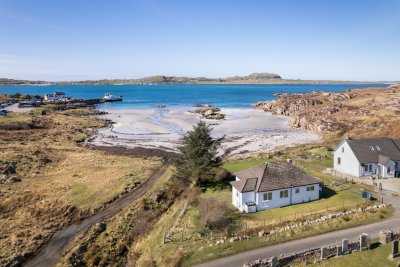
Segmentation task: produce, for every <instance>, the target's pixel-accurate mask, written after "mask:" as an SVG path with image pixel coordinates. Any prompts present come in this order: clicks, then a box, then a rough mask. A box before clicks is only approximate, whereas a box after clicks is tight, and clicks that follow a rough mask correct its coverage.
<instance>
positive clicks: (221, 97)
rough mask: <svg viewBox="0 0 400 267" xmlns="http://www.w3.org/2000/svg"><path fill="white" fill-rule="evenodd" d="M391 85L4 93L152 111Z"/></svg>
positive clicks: (72, 88)
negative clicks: (116, 98) (108, 97)
mask: <svg viewBox="0 0 400 267" xmlns="http://www.w3.org/2000/svg"><path fill="white" fill-rule="evenodd" d="M387 86H388V85H387V84H267V85H200V84H184V85H181V84H160V85H57V86H0V93H3V94H14V93H21V94H31V95H44V94H48V93H53V92H55V91H57V92H59V91H61V92H65V94H66V95H68V96H71V97H78V98H102V97H103V96H104V93H106V92H109V93H111V94H114V95H122V96H123V97H124V100H123V101H122V102H113V103H105V104H101V105H99V108H105V109H131V108H151V107H154V106H156V105H166V106H167V107H170V108H173V107H186V106H192V105H193V104H204V103H207V104H212V105H214V106H217V107H224V108H246V107H250V105H251V104H254V103H256V102H258V101H265V100H272V99H274V98H275V96H274V94H276V93H307V92H312V91H325V92H339V91H344V90H347V89H350V88H367V87H387Z"/></svg>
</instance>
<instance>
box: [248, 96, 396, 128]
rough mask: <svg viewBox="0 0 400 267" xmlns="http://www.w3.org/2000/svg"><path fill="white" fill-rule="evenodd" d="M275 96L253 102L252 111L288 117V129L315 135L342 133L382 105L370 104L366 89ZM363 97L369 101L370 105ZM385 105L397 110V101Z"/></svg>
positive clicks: (391, 100) (390, 99) (393, 99)
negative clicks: (292, 128) (359, 118)
mask: <svg viewBox="0 0 400 267" xmlns="http://www.w3.org/2000/svg"><path fill="white" fill-rule="evenodd" d="M362 90H366V91H365V92H363V91H362ZM381 90H383V89H381ZM367 92H368V93H367ZM276 96H277V99H275V100H272V101H266V102H258V103H256V105H255V106H256V108H257V109H261V110H264V111H266V112H271V113H272V114H273V115H284V116H289V117H290V118H289V125H290V126H292V127H295V128H300V129H303V130H306V131H310V132H313V133H317V134H321V133H330V132H345V131H347V130H349V129H351V128H352V127H353V125H354V124H355V123H356V122H357V119H358V117H360V116H361V117H366V116H370V115H371V112H370V108H371V107H374V106H375V107H377V106H379V105H384V104H383V103H381V104H378V103H374V101H375V100H374V99H373V95H372V94H371V93H370V92H369V91H368V90H367V89H358V90H348V91H345V92H339V93H330V92H312V93H308V94H277V95H276ZM360 96H361V97H360ZM358 98H360V99H359V100H358ZM365 98H371V102H372V103H369V102H367V101H366V100H365ZM385 104H386V107H389V108H392V109H398V110H400V99H398V98H389V99H387V100H386V102H385ZM349 114H350V115H353V117H354V120H353V121H350V120H348V117H349V116H348V115H349ZM345 116H347V118H345Z"/></svg>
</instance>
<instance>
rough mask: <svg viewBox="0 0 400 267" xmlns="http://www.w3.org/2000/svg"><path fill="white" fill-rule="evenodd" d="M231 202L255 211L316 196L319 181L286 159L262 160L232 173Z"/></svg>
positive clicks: (249, 210)
mask: <svg viewBox="0 0 400 267" xmlns="http://www.w3.org/2000/svg"><path fill="white" fill-rule="evenodd" d="M235 176H236V181H233V182H231V185H232V204H233V205H234V206H236V207H237V208H238V209H239V210H240V211H242V212H256V211H260V210H266V209H271V208H276V207H283V206H289V205H292V204H298V203H303V202H309V201H313V200H318V199H319V198H320V191H321V190H322V183H321V181H320V180H318V179H316V178H313V177H311V176H308V175H307V174H305V173H304V172H303V171H301V170H299V169H298V168H296V167H295V166H293V165H292V164H290V163H265V164H261V165H258V166H255V167H253V168H250V169H247V170H243V171H240V172H238V173H235Z"/></svg>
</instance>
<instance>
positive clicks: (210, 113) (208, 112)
mask: <svg viewBox="0 0 400 267" xmlns="http://www.w3.org/2000/svg"><path fill="white" fill-rule="evenodd" d="M213 114H214V112H213V111H212V110H211V109H209V110H207V111H206V112H204V116H210V115H213Z"/></svg>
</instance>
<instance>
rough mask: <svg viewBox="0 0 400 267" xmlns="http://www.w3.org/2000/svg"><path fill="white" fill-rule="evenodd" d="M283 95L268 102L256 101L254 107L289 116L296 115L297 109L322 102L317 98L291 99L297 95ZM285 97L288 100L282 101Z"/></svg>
mask: <svg viewBox="0 0 400 267" xmlns="http://www.w3.org/2000/svg"><path fill="white" fill-rule="evenodd" d="M281 97H282V96H281ZM283 97H284V98H279V99H278V100H273V101H269V102H258V103H256V108H258V109H262V110H264V111H268V112H271V113H272V114H273V115H286V116H290V115H296V114H297V113H298V111H301V110H303V109H305V108H307V107H309V106H315V105H321V104H322V101H320V100H317V99H309V98H301V99H293V98H298V97H299V96H298V95H284V96H283ZM300 97H301V96H300ZM287 98H289V99H290V101H283V99H287Z"/></svg>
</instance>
